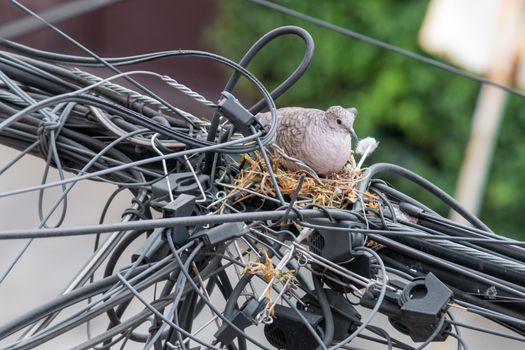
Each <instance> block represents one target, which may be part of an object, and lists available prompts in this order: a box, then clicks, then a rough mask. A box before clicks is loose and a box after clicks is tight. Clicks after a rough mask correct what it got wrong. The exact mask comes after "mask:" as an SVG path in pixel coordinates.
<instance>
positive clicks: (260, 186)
mask: <svg viewBox="0 0 525 350" xmlns="http://www.w3.org/2000/svg"><path fill="white" fill-rule="evenodd" d="M352 160H353V157H351V160H350V161H352ZM281 161H282V157H281V156H279V155H278V154H271V159H270V162H271V165H272V170H273V173H274V175H275V177H276V180H277V184H278V185H279V189H280V191H281V193H282V194H284V195H292V194H294V193H295V192H296V191H297V188H298V186H299V185H300V182H301V177H303V176H304V180H303V183H302V185H301V188H300V190H299V193H298V195H297V200H298V201H300V200H307V201H308V202H309V203H311V202H314V203H315V204H317V205H322V206H325V207H331V208H344V207H346V206H348V205H351V204H353V203H355V202H356V201H357V200H358V199H359V193H358V190H357V187H358V186H357V185H358V183H359V182H360V181H361V179H362V178H363V174H362V171H361V170H360V169H356V168H351V169H348V168H347V167H345V168H344V170H342V171H341V172H340V173H337V174H332V175H330V176H329V177H326V178H322V179H317V178H315V177H313V176H311V175H310V174H308V173H307V172H294V171H288V170H286V169H284V168H283V167H282V165H281ZM243 162H244V164H245V167H244V168H243V169H242V170H241V173H240V174H239V176H238V177H237V179H236V180H235V187H236V189H235V190H234V191H239V192H240V194H239V197H238V198H237V201H236V202H239V201H242V200H246V199H247V198H251V197H253V196H255V195H256V194H255V193H258V194H261V195H263V196H268V197H273V198H275V189H274V186H273V184H272V179H271V176H270V173H269V171H268V168H267V165H266V163H265V161H264V159H263V157H262V155H261V154H260V152H258V151H257V152H255V158H252V157H250V156H248V155H244V156H243V158H242V160H241V164H242V163H243ZM354 164H355V162H354ZM242 189H249V190H250V191H251V192H252V193H249V192H247V191H246V192H245V191H242ZM363 198H364V199H365V201H367V202H368V201H369V200H374V199H377V198H376V197H375V195H373V194H371V193H368V192H366V193H363Z"/></svg>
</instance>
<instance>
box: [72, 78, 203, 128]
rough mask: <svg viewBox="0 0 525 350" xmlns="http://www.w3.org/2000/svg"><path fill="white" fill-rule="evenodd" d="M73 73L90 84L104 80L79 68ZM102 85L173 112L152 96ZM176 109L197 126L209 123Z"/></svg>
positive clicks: (123, 88)
mask: <svg viewBox="0 0 525 350" xmlns="http://www.w3.org/2000/svg"><path fill="white" fill-rule="evenodd" d="M72 73H73V74H75V75H76V76H78V77H79V78H82V79H84V80H87V81H88V82H90V83H98V82H100V81H101V80H103V79H102V78H100V77H97V76H96V75H93V74H91V73H88V72H85V71H82V70H80V69H78V68H74V69H73V70H72ZM101 85H102V86H103V87H105V88H108V89H111V90H113V91H116V92H118V93H121V94H127V95H129V96H130V97H131V98H133V99H135V100H136V101H138V102H141V103H146V104H149V105H152V106H155V107H157V108H158V109H159V110H162V111H170V110H171V109H170V108H168V107H166V106H165V105H163V104H162V103H161V102H160V101H158V100H156V99H154V98H152V97H150V96H146V95H143V94H140V93H138V92H136V91H134V90H131V89H128V88H126V87H124V86H122V85H118V84H115V83H113V82H109V81H108V82H104V83H102V84H101ZM174 109H175V111H176V112H177V113H178V114H180V115H182V116H184V117H187V118H189V119H191V120H192V121H193V122H194V123H196V124H207V122H205V121H203V120H201V119H200V118H198V117H196V116H194V115H193V114H191V113H188V112H186V111H184V110H182V109H179V108H176V107H174Z"/></svg>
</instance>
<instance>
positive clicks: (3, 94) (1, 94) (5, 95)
mask: <svg viewBox="0 0 525 350" xmlns="http://www.w3.org/2000/svg"><path fill="white" fill-rule="evenodd" d="M0 99H1V100H4V101H7V102H10V103H12V104H15V105H19V106H27V102H26V101H24V100H23V99H22V98H20V97H18V96H17V95H15V94H12V93H10V92H8V91H6V90H3V89H0Z"/></svg>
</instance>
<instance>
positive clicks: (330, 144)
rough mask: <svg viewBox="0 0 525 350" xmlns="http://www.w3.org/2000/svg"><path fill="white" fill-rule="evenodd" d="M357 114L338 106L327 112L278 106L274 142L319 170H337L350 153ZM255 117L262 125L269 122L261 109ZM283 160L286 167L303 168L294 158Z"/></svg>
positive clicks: (291, 155)
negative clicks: (292, 159)
mask: <svg viewBox="0 0 525 350" xmlns="http://www.w3.org/2000/svg"><path fill="white" fill-rule="evenodd" d="M356 114H357V111H356V110H355V108H350V109H345V108H343V107H341V106H332V107H330V108H328V109H327V110H326V112H324V111H321V110H319V109H313V108H301V107H286V108H280V109H278V110H277V115H278V118H277V133H276V139H275V143H276V144H277V145H278V146H279V147H280V148H281V149H282V150H283V151H284V153H286V154H287V155H288V156H290V157H292V158H296V159H298V160H300V161H303V162H304V163H306V164H307V165H308V166H310V167H311V168H312V169H313V170H315V171H316V172H317V173H318V174H321V175H327V174H331V173H335V172H338V171H340V170H341V169H342V168H343V167H344V165H345V164H346V162H347V160H348V158H349V157H350V152H351V150H352V137H351V134H352V132H353V123H354V119H355V116H356ZM257 119H258V120H259V122H260V123H261V124H262V125H263V126H265V127H267V126H268V125H270V124H271V115H270V113H260V114H258V115H257ZM283 164H284V166H285V167H286V168H287V169H288V170H301V169H303V168H304V167H301V166H300V165H299V164H297V162H293V161H285V162H284V163H283Z"/></svg>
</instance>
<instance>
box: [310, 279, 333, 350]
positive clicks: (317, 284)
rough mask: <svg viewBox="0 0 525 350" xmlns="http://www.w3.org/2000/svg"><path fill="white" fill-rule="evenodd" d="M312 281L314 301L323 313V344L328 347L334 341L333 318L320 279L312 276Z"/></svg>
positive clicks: (318, 349)
mask: <svg viewBox="0 0 525 350" xmlns="http://www.w3.org/2000/svg"><path fill="white" fill-rule="evenodd" d="M312 280H313V282H314V288H315V293H316V294H317V300H316V301H317V302H318V303H319V306H320V307H321V311H322V313H323V321H324V334H323V342H324V344H325V345H327V346H329V345H330V344H331V343H332V340H334V332H335V325H334V317H333V315H332V310H331V308H330V303H329V302H328V297H327V296H326V292H325V291H324V288H323V282H321V279H320V278H319V277H318V276H316V275H312ZM320 349H322V347H321V346H318V347H317V350H320Z"/></svg>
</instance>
